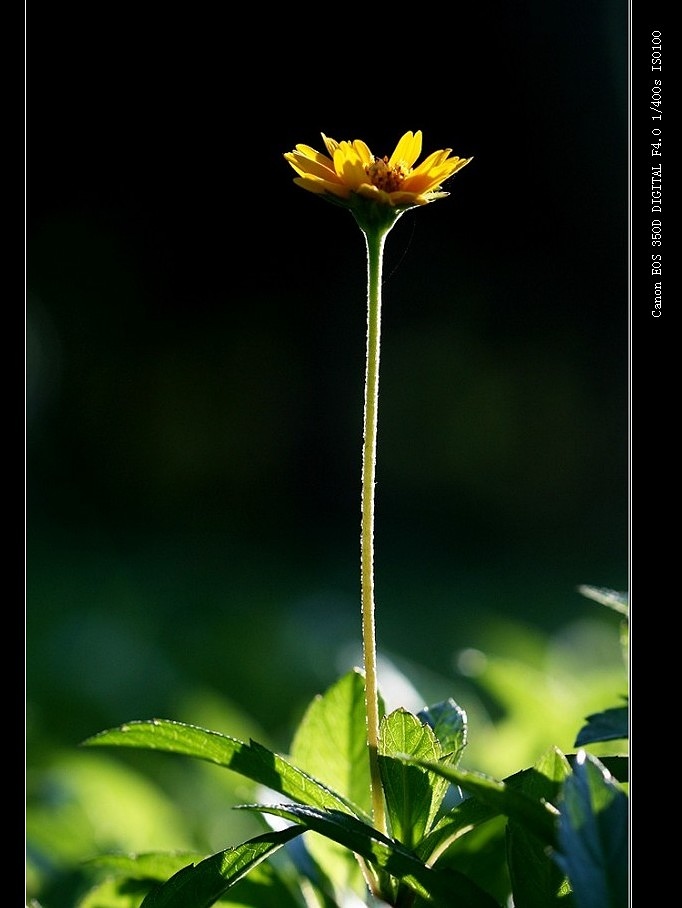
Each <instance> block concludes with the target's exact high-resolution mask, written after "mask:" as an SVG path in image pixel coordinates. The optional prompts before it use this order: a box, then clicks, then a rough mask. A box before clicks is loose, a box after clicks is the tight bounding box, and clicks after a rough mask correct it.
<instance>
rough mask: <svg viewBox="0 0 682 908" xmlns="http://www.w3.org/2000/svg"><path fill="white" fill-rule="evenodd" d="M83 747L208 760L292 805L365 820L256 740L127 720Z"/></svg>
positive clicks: (165, 723)
mask: <svg viewBox="0 0 682 908" xmlns="http://www.w3.org/2000/svg"><path fill="white" fill-rule="evenodd" d="M83 745H84V746H87V747H102V746H104V747H134V748H137V749H142V750H156V751H163V752H165V753H175V754H182V755H183V756H189V757H195V758H197V759H199V760H207V761H208V762H210V763H216V764H217V765H218V766H224V767H226V768H227V769H231V770H232V771H233V772H236V773H239V774H240V775H243V776H246V778H248V779H252V780H253V781H254V782H258V783H259V784H261V785H264V786H266V787H267V788H271V789H272V790H273V791H278V792H279V793H280V794H283V795H284V796H285V797H287V798H291V799H292V800H293V801H300V802H301V803H302V804H310V805H312V806H315V807H323V808H325V807H331V808H335V809H337V810H347V811H350V812H351V813H354V814H355V815H356V816H363V817H364V812H363V811H362V810H360V808H358V807H357V806H355V805H354V804H351V803H350V802H349V801H347V800H346V799H345V798H343V797H341V796H340V795H338V794H337V793H336V792H333V791H332V790H331V789H330V788H328V787H327V786H326V785H323V784H322V783H321V782H319V781H318V780H317V779H314V778H312V776H309V775H307V774H306V773H304V772H302V771H301V770H300V769H298V768H297V767H295V766H292V765H291V763H289V762H288V761H287V760H285V759H284V758H283V757H281V756H280V755H279V754H276V753H274V752H273V751H271V750H268V748H266V747H263V745H262V744H258V743H257V742H255V741H251V742H250V743H249V744H247V743H245V742H244V741H239V740H238V739H237V738H231V737H228V736H227V735H223V734H220V733H219V732H217V731H209V730H208V729H205V728H199V727H198V726H196V725H185V724H184V723H182V722H173V721H171V720H169V719H152V720H149V721H139V722H137V721H136V722H129V723H127V724H125V725H121V726H119V727H118V728H112V729H108V730H107V731H102V732H100V733H99V734H97V735H94V736H93V737H91V738H88V739H87V740H86V741H84V742H83ZM365 818H366V817H365Z"/></svg>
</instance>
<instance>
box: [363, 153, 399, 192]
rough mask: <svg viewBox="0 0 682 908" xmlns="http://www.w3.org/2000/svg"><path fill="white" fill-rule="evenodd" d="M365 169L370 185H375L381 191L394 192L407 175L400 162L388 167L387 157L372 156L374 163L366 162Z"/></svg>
mask: <svg viewBox="0 0 682 908" xmlns="http://www.w3.org/2000/svg"><path fill="white" fill-rule="evenodd" d="M365 171H366V173H367V176H368V177H369V180H370V183H371V184H372V186H376V187H377V189H381V190H382V191H383V192H396V190H398V189H400V184H401V183H402V182H403V180H404V179H405V177H406V176H407V174H406V173H405V171H404V170H403V165H402V164H394V165H393V167H389V166H388V158H387V157H383V158H374V163H373V164H367V165H366V166H365Z"/></svg>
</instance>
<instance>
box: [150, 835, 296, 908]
mask: <svg viewBox="0 0 682 908" xmlns="http://www.w3.org/2000/svg"><path fill="white" fill-rule="evenodd" d="M301 831H302V830H300V829H296V828H295V827H293V826H290V827H288V828H287V829H283V830H280V831H279V832H269V833H266V834H265V835H262V836H257V837H256V838H254V839H250V840H249V841H248V842H244V843H242V844H241V845H237V846H236V847H235V848H228V849H227V850H225V851H220V852H218V853H217V854H213V855H211V856H210V857H208V858H205V859H204V860H203V861H200V862H199V863H198V864H190V865H189V866H187V867H183V869H182V870H180V871H178V872H177V873H176V874H175V875H174V876H172V877H171V878H170V879H169V880H168V881H167V882H165V883H163V884H161V885H160V886H156V887H155V888H154V889H152V891H151V892H150V893H149V895H147V897H146V898H145V900H144V901H143V902H142V908H210V906H211V905H214V904H215V903H216V902H217V901H218V899H219V898H220V897H221V896H222V895H223V894H224V893H225V892H227V890H228V889H229V888H230V887H231V886H233V885H234V884H235V883H237V882H238V881H239V880H241V879H242V878H243V877H244V876H246V874H247V873H248V872H249V871H250V870H251V869H252V868H254V867H256V866H257V865H258V864H260V862H261V861H264V860H265V859H266V858H267V857H269V856H270V855H271V854H273V853H274V852H275V851H277V850H278V849H280V848H281V847H282V846H283V845H285V844H286V843H287V842H289V841H290V840H291V839H293V838H294V837H295V836H296V835H300V833H301Z"/></svg>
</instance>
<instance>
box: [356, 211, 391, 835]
mask: <svg viewBox="0 0 682 908" xmlns="http://www.w3.org/2000/svg"><path fill="white" fill-rule="evenodd" d="M363 232H364V234H365V240H366V243H367V360H366V371H365V411H364V425H363V438H364V442H363V449H362V532H361V581H362V649H363V658H364V670H365V702H366V710H367V744H368V749H369V769H370V786H371V793H372V812H373V819H374V825H375V827H376V828H377V829H378V830H379V831H380V832H383V833H385V832H386V831H387V827H386V808H385V804H384V797H383V788H382V785H381V776H380V773H379V755H378V746H379V692H378V682H377V654H376V631H375V620H374V485H375V476H376V451H377V408H378V402H379V350H380V343H381V272H382V263H383V250H384V242H385V239H386V234H387V232H388V231H387V230H385V229H375V230H369V229H365V230H364V231H363Z"/></svg>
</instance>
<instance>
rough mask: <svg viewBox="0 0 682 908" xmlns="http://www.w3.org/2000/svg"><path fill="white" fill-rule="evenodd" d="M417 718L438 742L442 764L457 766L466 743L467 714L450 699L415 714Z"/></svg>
mask: <svg viewBox="0 0 682 908" xmlns="http://www.w3.org/2000/svg"><path fill="white" fill-rule="evenodd" d="M417 718H418V719H419V720H420V721H421V722H423V723H425V724H426V725H429V726H430V727H431V728H432V729H433V733H434V734H435V736H436V737H437V738H438V740H439V741H440V746H441V750H442V753H443V757H447V759H446V760H445V761H444V762H447V763H448V764H452V765H453V766H457V764H458V763H459V761H460V758H461V756H462V752H463V751H464V748H465V747H466V743H467V714H466V712H465V711H464V710H463V709H462V707H461V706H458V705H457V704H456V703H455V701H454V700H453V699H452V698H450V699H448V700H443V701H442V702H441V703H435V704H434V705H433V706H427V707H426V708H425V709H422V710H421V712H418V713H417Z"/></svg>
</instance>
